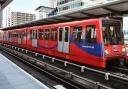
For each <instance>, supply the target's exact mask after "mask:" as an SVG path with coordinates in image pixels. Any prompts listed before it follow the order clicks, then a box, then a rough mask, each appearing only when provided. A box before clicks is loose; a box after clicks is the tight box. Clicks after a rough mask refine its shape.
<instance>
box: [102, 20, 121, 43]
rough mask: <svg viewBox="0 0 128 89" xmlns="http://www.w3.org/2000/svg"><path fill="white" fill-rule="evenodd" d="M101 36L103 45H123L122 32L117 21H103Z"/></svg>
mask: <svg viewBox="0 0 128 89" xmlns="http://www.w3.org/2000/svg"><path fill="white" fill-rule="evenodd" d="M102 35H103V40H104V44H105V45H121V44H123V31H122V26H121V22H120V21H118V20H103V22H102Z"/></svg>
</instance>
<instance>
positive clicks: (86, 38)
mask: <svg viewBox="0 0 128 89" xmlns="http://www.w3.org/2000/svg"><path fill="white" fill-rule="evenodd" d="M13 31H14V32H15V31H17V30H13ZM18 31H19V32H20V33H19V32H18V43H17V44H18V45H19V46H20V47H24V48H27V49H29V50H34V51H37V52H41V53H45V54H48V55H52V56H56V57H60V58H63V59H67V60H71V61H75V62H79V63H83V64H88V65H92V66H96V67H100V68H105V67H106V66H107V61H108V60H111V61H116V62H119V61H120V60H122V59H124V60H125V58H126V55H125V51H126V50H125V47H124V42H123V41H124V40H123V33H122V32H123V31H122V24H121V22H120V21H119V20H114V19H103V18H100V19H90V20H83V21H75V22H65V23H58V24H51V25H44V26H35V27H29V28H20V29H19V30H18ZM21 34H22V36H21Z"/></svg>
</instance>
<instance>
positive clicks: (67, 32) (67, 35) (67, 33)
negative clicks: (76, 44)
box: [65, 27, 69, 42]
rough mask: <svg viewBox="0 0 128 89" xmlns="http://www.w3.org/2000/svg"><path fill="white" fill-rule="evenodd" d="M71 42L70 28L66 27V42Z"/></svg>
mask: <svg viewBox="0 0 128 89" xmlns="http://www.w3.org/2000/svg"><path fill="white" fill-rule="evenodd" d="M68 40H69V27H65V42H68Z"/></svg>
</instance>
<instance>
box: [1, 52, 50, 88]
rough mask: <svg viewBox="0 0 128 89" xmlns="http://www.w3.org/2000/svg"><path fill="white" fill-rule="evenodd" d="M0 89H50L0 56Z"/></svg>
mask: <svg viewBox="0 0 128 89" xmlns="http://www.w3.org/2000/svg"><path fill="white" fill-rule="evenodd" d="M0 89H50V88H48V87H47V86H46V85H44V84H42V83H41V82H40V81H38V80H37V79H35V78H34V77H32V76H31V75H30V74H28V73H27V72H25V71H24V70H23V69H21V68H20V67H18V66H17V65H16V64H14V63H13V62H11V61H10V60H9V59H8V58H6V57H5V56H3V55H2V54H0Z"/></svg>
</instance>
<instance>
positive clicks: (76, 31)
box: [72, 26, 82, 42]
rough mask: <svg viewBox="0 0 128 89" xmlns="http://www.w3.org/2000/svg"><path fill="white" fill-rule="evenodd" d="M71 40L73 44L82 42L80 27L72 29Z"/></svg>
mask: <svg viewBox="0 0 128 89" xmlns="http://www.w3.org/2000/svg"><path fill="white" fill-rule="evenodd" d="M72 40H73V41H75V42H82V27H81V26H80V27H78V26H77V27H74V29H73V33H72Z"/></svg>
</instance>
